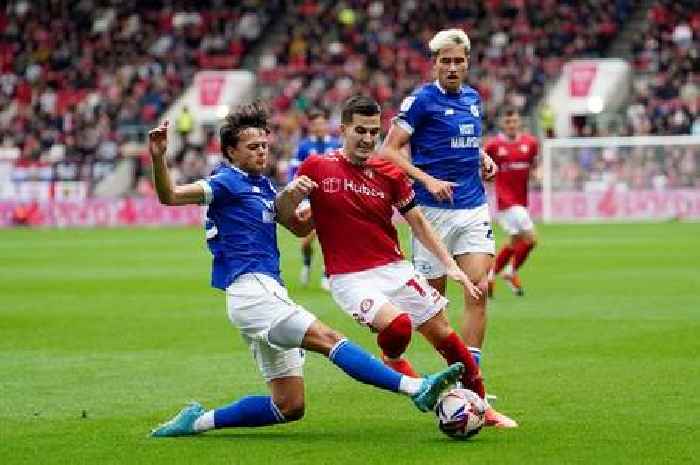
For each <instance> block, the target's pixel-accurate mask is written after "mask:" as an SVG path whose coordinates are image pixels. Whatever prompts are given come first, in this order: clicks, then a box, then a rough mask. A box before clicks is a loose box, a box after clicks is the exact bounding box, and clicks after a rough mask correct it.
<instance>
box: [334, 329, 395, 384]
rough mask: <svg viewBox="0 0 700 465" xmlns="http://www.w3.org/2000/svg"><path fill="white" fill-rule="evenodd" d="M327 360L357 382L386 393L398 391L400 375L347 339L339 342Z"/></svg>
mask: <svg viewBox="0 0 700 465" xmlns="http://www.w3.org/2000/svg"><path fill="white" fill-rule="evenodd" d="M328 359H329V360H330V361H331V362H333V363H334V364H335V365H337V366H338V367H339V368H340V369H341V370H343V371H344V372H345V373H347V374H348V375H350V376H351V377H353V378H355V379H356V380H357V381H360V382H362V383H365V384H371V385H372V386H376V387H379V388H382V389H386V390H387V391H394V392H398V391H399V385H400V384H401V377H402V375H401V373H398V372H396V371H394V370H392V369H391V368H389V367H387V366H386V365H384V364H383V363H382V362H380V361H379V360H377V359H376V358H374V357H373V356H372V355H370V354H369V353H368V352H366V351H365V350H364V349H362V348H361V347H360V346H358V345H357V344H354V343H352V342H350V341H348V340H347V339H343V340H341V341H340V342H338V343H337V344H336V345H335V346H334V347H333V348H332V349H331V352H330V353H329V354H328Z"/></svg>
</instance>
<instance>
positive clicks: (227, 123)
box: [219, 101, 270, 160]
mask: <svg viewBox="0 0 700 465" xmlns="http://www.w3.org/2000/svg"><path fill="white" fill-rule="evenodd" d="M268 117H269V115H268V112H267V108H266V107H265V105H264V104H263V103H262V102H260V101H255V102H253V103H249V104H246V105H239V106H237V107H236V108H235V109H234V110H233V112H231V113H229V114H228V116H226V118H225V119H224V124H223V125H222V126H221V129H219V137H220V140H221V153H222V155H223V156H224V158H226V159H228V160H230V158H229V156H228V154H227V153H226V151H227V150H226V149H228V148H229V147H235V146H236V144H238V140H239V137H240V135H241V132H243V131H245V130H246V129H249V128H257V129H263V130H264V131H265V132H267V133H268V134H269V132H270V129H269V127H268V126H267V119H268Z"/></svg>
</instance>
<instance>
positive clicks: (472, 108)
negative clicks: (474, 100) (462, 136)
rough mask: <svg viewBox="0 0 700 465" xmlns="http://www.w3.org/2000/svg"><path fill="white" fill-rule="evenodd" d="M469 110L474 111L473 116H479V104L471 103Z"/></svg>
mask: <svg viewBox="0 0 700 465" xmlns="http://www.w3.org/2000/svg"><path fill="white" fill-rule="evenodd" d="M469 111H471V112H472V116H474V118H478V117H479V105H471V106H470V107H469Z"/></svg>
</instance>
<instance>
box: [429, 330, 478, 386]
mask: <svg viewBox="0 0 700 465" xmlns="http://www.w3.org/2000/svg"><path fill="white" fill-rule="evenodd" d="M435 348H436V349H437V350H438V352H440V355H442V356H443V357H444V358H445V360H447V363H449V364H452V363H455V362H462V363H464V366H465V368H466V370H465V371H464V374H463V375H462V383H463V384H464V386H465V387H466V388H468V389H471V390H472V391H474V392H476V393H477V394H479V397H481V398H482V399H483V398H484V397H485V396H486V389H485V388H484V381H483V379H482V378H481V372H480V371H479V365H477V364H476V360H474V356H473V355H472V354H471V353H470V352H469V350H467V347H466V346H465V345H464V342H462V340H461V339H460V338H459V336H458V335H457V333H455V332H452V333H451V334H450V335H449V336H447V337H446V338H445V339H443V340H442V341H440V343H439V344H438V345H437V346H435Z"/></svg>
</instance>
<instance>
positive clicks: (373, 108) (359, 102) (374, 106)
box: [340, 95, 382, 124]
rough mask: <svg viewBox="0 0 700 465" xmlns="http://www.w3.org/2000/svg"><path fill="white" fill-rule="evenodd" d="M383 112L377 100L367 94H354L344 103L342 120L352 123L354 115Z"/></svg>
mask: <svg viewBox="0 0 700 465" xmlns="http://www.w3.org/2000/svg"><path fill="white" fill-rule="evenodd" d="M381 112H382V108H381V107H380V106H379V104H378V103H377V101H376V100H374V99H373V98H372V97H367V96H366V95H353V96H352V97H350V98H349V99H347V100H346V101H345V103H343V112H342V114H341V116H340V122H341V123H343V124H350V123H352V115H362V116H374V115H378V114H380V113H381Z"/></svg>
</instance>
